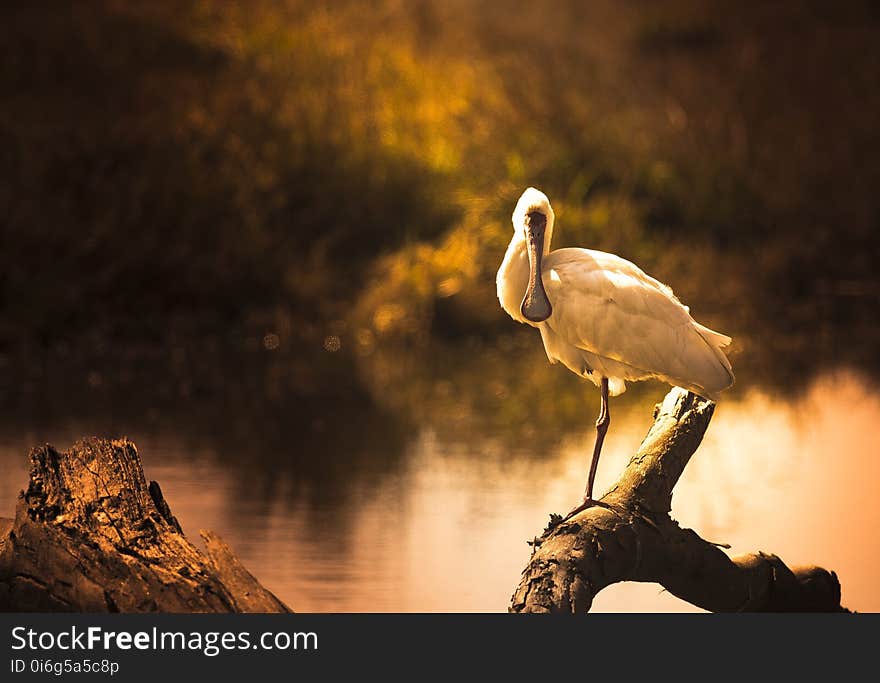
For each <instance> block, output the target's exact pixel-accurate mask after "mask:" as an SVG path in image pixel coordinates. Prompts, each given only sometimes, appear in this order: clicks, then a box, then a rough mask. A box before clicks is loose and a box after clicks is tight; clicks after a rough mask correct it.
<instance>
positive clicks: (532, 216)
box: [520, 211, 553, 323]
mask: <svg viewBox="0 0 880 683" xmlns="http://www.w3.org/2000/svg"><path fill="white" fill-rule="evenodd" d="M525 228H526V246H527V248H528V253H529V285H528V287H526V295H525V296H524V297H523V300H522V305H521V306H520V311H522V314H523V317H524V318H525V319H526V320H531V321H532V322H533V323H540V322H544V321H545V320H547V318H549V317H550V314H551V313H553V307H552V306H551V305H550V300H549V299H548V298H547V292H546V291H544V281H543V280H542V279H541V261H542V259H543V258H544V233H545V231H546V229H547V217H546V216H544V214H542V213H540V212H538V211H533V212H531V213H529V214H527V215H526V221H525Z"/></svg>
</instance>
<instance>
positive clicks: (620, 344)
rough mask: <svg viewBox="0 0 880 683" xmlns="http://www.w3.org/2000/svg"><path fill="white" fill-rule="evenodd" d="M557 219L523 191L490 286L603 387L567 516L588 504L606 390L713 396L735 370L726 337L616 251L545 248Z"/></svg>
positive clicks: (540, 199)
mask: <svg viewBox="0 0 880 683" xmlns="http://www.w3.org/2000/svg"><path fill="white" fill-rule="evenodd" d="M554 218H555V217H554V214H553V209H552V208H551V206H550V200H549V199H547V196H546V195H545V194H544V193H543V192H541V191H540V190H536V189H535V188H533V187H530V188H528V189H527V190H526V191H525V192H523V194H522V196H521V197H520V198H519V202H517V205H516V209H515V210H514V212H513V239H511V240H510V246H508V247H507V253H506V254H505V255H504V260H503V261H502V263H501V267H500V268H499V269H498V275H497V278H496V284H497V287H498V300H499V301H500V302H501V307H502V308H503V309H504V310H505V311H506V312H507V313H508V314H509V315H510V317H511V318H513V319H514V320H516V321H518V322H521V323H525V324H527V325H531V326H532V327H536V328H538V330H539V331H540V332H541V339H542V340H543V342H544V350H545V351H546V352H547V358H549V360H550V362H551V363H556V362H561V363H562V364H563V365H565V366H566V367H567V368H568V369H569V370H571V371H572V372H574V373H575V374H577V375H579V376H581V377H584V378H586V379H589V380H591V381H592V382H594V383H595V384H596V385H597V386H599V387H600V389H601V396H602V401H601V408H600V410H599V419H598V420H596V442H595V446H594V449H593V459H592V462H591V464H590V471H589V475H588V477H587V488H586V493H585V495H584V501H583V503H582V504H581V505H579V506H578V507H576V508H575V509H574V510H572V511H571V512H570V513H569V515H568V516H569V517H570V516H572V515H574V514H576V513H577V512H580V511H581V510H583V509H585V508H587V507H589V506H591V505H593V504H595V501H594V500H593V480H594V479H595V477H596V468H597V466H598V464H599V454H600V452H601V450H602V443H603V441H604V439H605V434H606V432H607V431H608V425H609V424H610V422H611V417H610V414H609V411H608V396H609V395H611V396H617V395H618V394H621V393H623V392H624V391H625V390H626V382H627V381H638V380H644V379H651V378H653V379H659V380H662V381H664V382H668V383H669V384H672V385H673V386H680V387H683V388H685V389H687V390H689V391H692V392H694V393H695V394H699V395H700V396H703V397H705V398H709V399H712V400H715V399H716V397H717V395H718V393H719V392H720V391H723V390H724V389H726V388H728V387H729V386H731V385H732V384H733V381H734V377H733V371H732V369H731V367H730V361H729V360H728V359H727V356H725V355H724V352H723V351H722V349H723V348H724V347H726V346H728V345H729V344H730V342H731V339H730V337H728V336H726V335H723V334H720V333H718V332H714V331H712V330H710V329H709V328H708V327H704V326H703V325H700V323H698V322H697V321H696V320H694V319H693V318H692V317H691V315H690V312H689V310H688V308H687V306H684V305H683V304H682V303H681V302H680V301H679V300H678V299H677V298H676V297H675V295H674V294H673V293H672V290H671V289H670V288H669V287H667V286H666V285H664V284H663V283H662V282H659V281H658V280H655V279H654V278H652V277H650V276H649V275H647V274H645V273H644V272H643V271H642V270H641V269H640V268H639V267H638V266H636V265H634V264H633V263H630V262H629V261H627V260H626V259H623V258H621V257H619V256H616V255H614V254H607V253H605V252H601V251H594V250H592V249H557V250H556V251H552V252H551V251H550V240H551V238H552V236H553V222H554Z"/></svg>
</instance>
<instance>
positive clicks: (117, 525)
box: [0, 439, 290, 612]
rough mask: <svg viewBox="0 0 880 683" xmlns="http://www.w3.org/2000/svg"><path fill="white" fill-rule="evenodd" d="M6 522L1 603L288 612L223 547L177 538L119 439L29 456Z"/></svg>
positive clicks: (32, 607) (129, 446)
mask: <svg viewBox="0 0 880 683" xmlns="http://www.w3.org/2000/svg"><path fill="white" fill-rule="evenodd" d="M30 459H31V472H30V484H29V486H28V489H27V491H25V492H23V493H22V494H21V496H20V497H19V504H18V508H17V510H16V515H15V519H14V520H8V519H7V520H0V611H4V612H12V611H30V612H46V611H48V612H289V611H290V609H289V608H288V607H287V606H286V605H285V604H284V603H282V602H281V601H280V600H278V598H276V597H275V596H274V595H272V593H270V592H269V591H268V590H266V589H265V588H263V586H261V585H260V583H259V582H258V581H257V580H256V579H255V578H254V577H253V576H251V574H250V573H249V572H248V571H247V570H246V569H245V568H244V567H243V566H242V564H241V562H239V560H238V559H237V558H236V557H235V555H234V554H233V553H232V551H231V550H230V549H229V548H228V546H226V544H225V543H223V541H222V540H220V538H219V537H217V536H216V535H215V534H212V533H210V532H201V533H202V537H203V538H204V540H205V546H206V552H205V553H202V552H200V551H199V550H198V549H197V548H196V547H195V546H194V545H193V544H192V543H190V542H189V541H188V540H187V538H186V537H185V536H184V534H183V531H182V530H181V528H180V524H178V522H177V520H176V519H175V517H174V515H172V514H171V510H170V509H169V507H168V503H166V502H165V499H164V497H163V496H162V491H161V490H160V488H159V485H158V484H157V483H156V482H154V481H151V482H150V483H149V485H148V484H147V482H146V480H145V478H144V472H143V469H142V467H141V461H140V457H139V456H138V452H137V449H136V448H135V446H134V444H133V443H131V442H130V441H127V440H121V441H107V440H104V439H89V440H85V441H82V442H79V443H77V444H75V445H74V446H73V447H72V448H71V449H70V450H69V451H67V452H64V453H59V452H58V451H56V450H55V449H54V448H52V447H51V446H43V447H42V448H35V449H34V450H33V451H32V452H31V454H30Z"/></svg>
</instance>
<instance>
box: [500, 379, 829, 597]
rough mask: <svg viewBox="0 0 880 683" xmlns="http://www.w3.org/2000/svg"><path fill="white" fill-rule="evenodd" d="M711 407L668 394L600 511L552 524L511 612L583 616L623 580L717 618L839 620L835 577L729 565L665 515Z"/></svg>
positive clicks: (750, 558)
mask: <svg viewBox="0 0 880 683" xmlns="http://www.w3.org/2000/svg"><path fill="white" fill-rule="evenodd" d="M714 408H715V404H714V403H712V402H711V401H708V400H706V399H703V398H700V397H699V396H696V395H694V394H692V393H689V392H687V391H685V390H683V389H679V388H674V389H673V390H672V391H670V392H669V394H667V396H666V398H665V399H664V401H663V403H661V404H660V405H658V406H657V408H656V409H655V412H654V418H655V419H654V424H653V425H652V427H651V429H650V430H649V432H648V435H647V436H646V437H645V439H644V441H643V442H642V445H641V446H640V447H639V450H638V452H637V453H636V454H635V455H634V456H633V457H632V459H631V460H630V462H629V464H628V465H627V467H626V469H625V470H624V472H623V475H622V476H621V477H620V480H619V481H618V482H617V484H616V485H615V486H614V487H613V488H612V489H611V490H610V491H609V492H608V493H607V494H606V495H605V496H604V497H603V498H602V499H601V501H599V504H598V505H596V506H593V507H590V508H587V509H586V510H584V511H582V512H581V513H579V514H577V515H575V516H574V517H572V518H571V519H568V520H565V521H562V520H561V518H560V517H559V516H558V515H551V520H550V524H549V525H548V527H547V529H545V531H544V533H543V535H542V536H541V537H540V538H537V539H535V540H534V541H533V542H532V546H533V552H532V556H531V558H530V560H529V562H528V564H527V565H526V568H525V569H524V570H523V573H522V578H521V580H520V583H519V585H518V586H517V588H516V590H515V592H514V594H513V596H512V598H511V602H510V611H511V612H553V613H562V612H587V611H589V609H590V606H591V605H592V602H593V598H594V597H595V596H596V594H597V593H598V592H599V591H600V590H602V589H603V588H605V587H606V586H609V585H611V584H613V583H617V582H619V581H651V582H657V583H660V584H662V585H663V586H664V587H665V588H666V589H667V590H668V591H669V592H670V593H672V594H673V595H676V596H678V597H679V598H681V599H682V600H686V601H687V602H690V603H692V604H694V605H696V606H698V607H702V608H704V609H707V610H710V611H713V612H837V611H844V610H843V608H842V607H841V606H840V583H839V582H838V580H837V575H836V574H835V573H834V572H832V571H828V570H826V569H822V568H820V567H812V566H810V567H793V568H789V567H787V566H786V565H785V564H784V563H783V562H782V560H780V559H779V558H778V557H777V556H776V555H770V554H765V553H763V552H755V553H750V554H747V555H740V556H737V557H730V556H728V555H727V553H725V552H724V551H723V550H722V549H721V548H720V547H719V546H718V545H717V544H714V543H710V542H708V541H705V540H703V539H702V538H700V537H699V536H698V535H697V534H696V533H695V532H694V531H692V530H690V529H683V528H681V527H680V526H679V525H678V523H677V522H675V520H673V519H672V518H671V517H670V514H669V512H670V507H671V504H672V490H673V488H674V487H675V484H676V483H677V482H678V478H679V477H680V476H681V474H682V472H683V471H684V468H685V466H686V465H687V463H688V461H689V460H690V458H691V456H692V455H693V453H694V452H695V451H696V449H697V447H698V446H699V445H700V442H701V441H702V439H703V435H704V434H705V432H706V428H707V427H708V426H709V421H710V420H711V419H712V413H713V411H714Z"/></svg>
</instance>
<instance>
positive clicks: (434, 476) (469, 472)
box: [0, 344, 880, 611]
mask: <svg viewBox="0 0 880 683" xmlns="http://www.w3.org/2000/svg"><path fill="white" fill-rule="evenodd" d="M261 346H262V344H259V345H258V348H257V349H256V350H254V351H253V353H251V354H247V353H245V354H240V355H239V356H238V357H237V365H236V366H235V367H234V368H233V366H232V365H231V364H228V365H227V367H229V368H230V370H229V371H228V372H227V373H225V374H224V375H223V379H222V380H209V378H214V377H216V375H217V373H216V372H213V371H209V369H206V370H205V372H204V373H201V372H200V371H199V369H198V367H197V366H192V367H189V368H188V372H187V373H185V375H186V377H187V378H188V379H187V380H186V381H187V382H188V386H189V389H188V393H187V395H184V396H181V395H180V392H179V391H174V390H172V389H171V388H168V387H166V388H163V386H164V385H163V384H162V382H166V381H167V382H169V383H170V384H174V381H173V380H166V379H163V377H164V375H163V373H161V372H155V371H153V372H152V375H151V376H152V377H153V378H154V380H155V381H154V384H153V385H152V386H150V385H149V383H147V382H146V378H145V376H144V374H143V373H142V374H140V375H139V374H138V372H139V371H137V370H133V371H132V373H133V378H134V379H133V381H132V383H131V385H130V386H140V387H147V390H145V391H143V392H142V393H140V394H138V393H137V392H134V393H133V392H132V391H131V389H130V388H129V387H119V386H115V385H114V384H111V383H107V382H102V383H95V382H90V381H89V380H88V378H89V376H90V373H91V372H94V371H93V370H89V369H88V367H86V366H87V365H89V364H84V366H83V367H82V368H80V369H79V370H76V368H75V367H74V366H72V365H70V364H68V365H67V366H66V368H65V372H64V373H60V372H56V373H55V374H50V375H49V376H50V377H52V378H53V382H51V383H49V384H47V385H46V389H45V390H40V389H35V390H34V392H33V397H32V400H30V401H24V402H22V403H20V404H18V406H17V412H16V411H9V412H7V415H6V417H7V419H6V420H5V421H4V423H3V425H2V428H0V463H2V469H3V473H4V476H3V477H2V479H0V510H2V511H3V514H11V510H12V509H13V506H14V500H15V496H16V495H17V493H18V490H19V489H20V488H21V487H22V486H23V484H24V482H25V477H26V471H25V466H26V462H25V461H26V458H25V454H26V452H27V450H28V449H29V448H30V447H31V446H33V445H34V444H37V443H40V442H44V441H49V442H52V443H54V444H56V445H58V446H60V447H64V446H66V445H67V444H69V443H70V442H71V441H72V440H74V439H76V438H79V437H80V436H83V435H87V434H101V435H109V436H115V435H121V434H127V435H128V436H129V437H130V438H132V439H134V440H135V441H136V443H137V444H138V446H139V448H140V451H141V454H142V456H143V460H144V466H145V469H146V472H147V476H148V477H150V478H154V479H157V480H158V481H160V482H161V484H162V487H163V490H164V491H165V494H166V497H167V499H168V500H169V502H170V504H171V506H172V509H173V510H174V512H175V514H176V515H177V517H178V519H179V520H180V521H181V523H182V524H183V526H184V528H185V530H186V531H187V532H188V533H189V534H190V536H193V537H194V536H195V535H196V534H195V532H196V531H197V530H198V529H199V528H210V529H213V530H215V531H217V532H219V533H220V534H221V535H223V536H224V537H225V538H226V539H227V540H228V541H229V542H230V543H231V545H232V546H233V547H234V548H235V549H236V550H237V551H238V553H239V554H240V556H241V557H242V559H243V560H244V561H245V563H246V564H247V566H248V567H250V568H251V569H252V570H253V571H254V573H255V574H256V575H257V576H258V577H259V578H260V579H261V580H262V581H263V582H264V583H265V584H266V585H267V586H268V587H270V588H271V589H272V590H274V591H275V592H276V593H277V594H278V595H279V597H281V598H282V599H283V600H285V601H286V602H288V603H289V604H291V605H292V606H293V607H294V608H295V609H297V610H301V611H496V610H504V609H506V606H507V601H508V599H509V595H510V593H511V591H512V589H513V587H514V585H515V584H516V582H517V579H518V576H519V572H520V571H521V569H522V567H523V566H524V564H525V561H526V559H527V556H528V553H529V548H528V546H527V545H526V543H525V540H526V539H527V538H530V537H531V536H533V535H534V534H535V533H536V532H537V531H539V530H540V529H541V528H542V527H543V525H544V523H545V521H546V516H547V514H548V513H549V512H553V511H556V512H563V511H564V510H565V509H567V508H568V507H569V506H571V505H572V504H573V503H574V502H575V501H576V499H577V497H578V495H579V494H580V493H581V491H582V489H583V485H584V477H585V469H586V457H587V452H588V449H589V447H590V446H591V443H592V438H593V434H592V429H591V427H590V425H591V424H592V419H593V417H592V414H593V412H594V409H595V397H594V395H593V394H594V392H593V391H592V389H591V387H590V386H587V385H585V384H583V383H579V382H577V381H576V380H575V383H573V384H567V382H569V377H568V375H569V373H566V372H564V371H558V372H557V371H556V370H557V369H555V368H549V367H547V365H546V361H544V360H542V358H541V357H540V356H536V357H533V356H531V355H529V351H528V350H527V349H526V347H523V349H521V350H517V349H506V353H507V355H508V356H509V355H510V353H511V352H515V353H516V354H520V353H521V355H522V358H524V361H525V362H524V363H523V364H522V365H521V366H519V365H518V366H517V373H516V375H515V377H516V379H515V380H514V375H513V374H512V372H511V368H510V366H509V364H505V363H504V362H503V359H504V357H505V355H504V354H503V353H502V354H495V355H493V354H492V353H490V352H489V351H486V352H485V353H482V355H480V356H479V357H480V358H481V361H482V362H483V365H484V371H483V372H482V373H480V374H479V375H477V374H476V373H475V371H474V365H473V364H470V365H469V364H467V363H464V362H459V363H458V366H457V368H451V367H450V365H449V364H448V363H447V362H446V359H444V358H443V357H442V354H441V353H439V352H437V353H435V354H434V356H433V357H434V360H433V365H432V364H430V363H428V364H427V367H426V366H425V365H426V364H422V367H421V368H420V372H419V373H415V371H414V370H415V369H414V368H413V367H411V366H409V365H408V361H407V360H406V358H405V357H404V356H399V357H398V362H397V363H396V364H390V365H389V366H388V367H387V368H385V369H382V368H381V367H379V368H378V369H376V368H373V369H372V370H367V371H366V372H373V373H378V374H379V375H382V373H385V375H384V377H383V378H382V379H383V380H384V381H383V382H379V381H374V382H372V383H364V384H365V385H368V386H371V387H372V391H370V392H367V391H364V390H361V389H358V388H357V387H358V386H359V384H358V383H356V382H352V381H351V380H350V378H351V376H352V374H353V373H354V372H355V368H353V367H352V366H351V365H348V363H349V361H347V360H346V359H345V358H344V356H343V355H342V354H336V353H334V354H332V356H333V357H332V360H325V361H320V360H316V359H313V358H310V359H309V360H308V362H307V363H306V364H305V367H301V366H300V364H299V363H298V362H297V361H296V359H295V358H290V357H286V358H285V357H283V356H278V355H277V354H275V355H273V354H267V353H266V352H265V349H262V350H261V349H260V348H259V347H261ZM328 355H330V354H328ZM214 362H215V363H220V362H221V361H220V360H219V358H217V357H214ZM321 362H326V363H328V364H327V365H323V366H321V365H320V363H321ZM377 362H378V361H377ZM410 362H411V361H410ZM316 364H317V365H316ZM208 365H210V363H208ZM162 367H163V368H164V369H165V370H167V367H168V366H167V365H163V366H162ZM360 372H361V373H364V372H365V369H364V368H363V367H362V368H361V369H360ZM529 372H532V373H534V379H533V380H530V379H529V376H528V375H529ZM77 373H78V376H79V380H76V379H75V377H77ZM303 373H307V374H308V373H319V374H321V376H322V377H324V378H328V377H329V378H331V381H324V382H322V383H315V382H313V381H312V378H311V377H306V378H305V380H303ZM395 373H403V378H404V379H405V380H406V381H397V380H396V378H395ZM406 373H412V374H409V375H406ZM55 377H57V378H58V380H57V381H56V380H54V378H55ZM62 378H67V379H62ZM397 379H401V378H397ZM211 381H219V382H220V384H219V385H218V386H214V385H211V384H210V382H211ZM438 382H441V384H439V385H438ZM442 382H446V384H442ZM557 383H561V384H559V386H557ZM539 384H543V385H544V386H545V390H544V391H542V392H540V394H538V395H539V396H543V397H550V396H553V397H554V399H553V400H552V401H550V400H549V399H548V400H545V401H543V402H539V404H541V405H538V406H537V407H536V408H535V409H534V410H533V411H531V412H529V411H528V410H526V409H525V408H524V406H525V407H526V408H527V407H528V403H527V399H526V398H525V397H526V396H527V395H528V394H529V392H530V391H533V390H534V386H538V385H539ZM314 386H321V387H322V392H321V393H314V392H313V391H312V390H311V389H308V388H310V387H314ZM438 386H439V389H438ZM304 387H305V388H306V389H304ZM664 391H665V389H664V387H662V386H660V385H656V384H653V385H652V384H642V385H636V386H634V387H633V388H632V390H631V391H629V392H627V394H625V395H624V397H622V398H621V399H619V400H617V401H616V402H615V404H614V406H613V407H614V409H615V415H614V424H613V428H612V431H611V433H610V436H609V438H608V441H607V442H606V447H605V451H604V454H603V460H602V463H601V465H600V469H599V473H598V478H597V489H598V490H602V489H603V487H607V486H609V485H610V484H611V483H612V482H613V481H614V480H615V478H616V477H617V475H618V474H619V472H620V470H621V469H622V468H623V466H624V465H625V464H626V462H627V460H628V458H629V455H630V454H631V453H632V452H633V450H634V449H635V448H636V447H637V446H638V444H639V442H640V441H641V438H642V437H643V435H644V433H645V431H646V430H647V428H648V427H649V425H650V414H651V405H652V404H653V403H654V402H656V401H657V400H659V399H660V398H661V397H662V395H663V393H664ZM432 396H433V397H434V398H433V399H432V398H431V397H432ZM876 424H880V393H878V390H877V387H876V386H873V385H872V384H870V383H869V381H868V380H866V379H865V378H864V377H862V376H861V375H859V374H857V373H855V372H839V373H834V374H826V375H822V376H820V377H817V378H815V379H814V380H813V381H812V383H811V384H810V385H809V387H808V388H807V389H806V391H804V392H802V393H800V394H799V395H797V396H790V397H782V396H779V395H778V394H775V393H774V392H772V391H770V390H755V391H750V392H749V391H745V390H744V389H740V392H739V393H738V394H737V393H734V394H732V395H731V396H730V397H728V398H727V400H724V401H723V402H722V403H721V404H720V405H719V407H718V410H717V412H716V415H715V418H714V420H713V422H712V425H711V427H710V429H709V432H708V433H707V436H706V439H705V440H704V442H703V445H702V447H701V448H700V450H699V452H698V454H697V456H696V457H695V458H694V460H693V461H692V463H691V464H690V465H689V467H688V469H687V471H686V472H685V475H684V477H683V478H682V480H681V482H680V484H679V486H678V488H677V489H676V493H675V497H674V500H673V514H674V515H675V516H676V517H677V519H679V520H680V521H681V522H682V524H684V525H687V526H691V527H693V528H695V529H696V530H697V531H699V532H700V533H701V534H702V535H703V536H704V537H705V538H708V539H711V540H713V541H718V542H726V543H730V544H731V545H732V546H733V552H746V551H753V550H759V549H760V550H765V551H768V552H774V553H777V554H779V555H780V556H781V557H782V558H783V559H784V560H785V561H786V562H788V563H789V564H802V563H818V564H821V565H823V566H826V567H829V568H831V569H834V570H835V571H837V572H838V575H839V576H840V578H841V582H842V584H843V592H844V594H843V601H844V604H845V605H847V606H849V607H851V608H854V609H859V610H864V611H869V610H880V591H878V590H877V588H876V582H875V581H874V579H875V577H876V575H877V573H878V571H880V553H878V550H877V548H876V543H874V542H873V535H874V532H873V530H874V529H875V528H876V526H877V524H878V523H880V504H878V501H877V498H876V495H875V492H876V481H877V480H878V476H880V442H878V440H877V439H876V438H874V435H873V432H872V429H873V428H874V426H875V425H876ZM595 609H597V610H614V611H621V610H635V611H651V610H659V611H669V610H690V609H693V608H692V607H690V606H688V605H686V604H684V603H682V602H681V601H679V600H677V599H676V598H674V597H672V596H670V595H669V594H668V593H665V592H663V591H662V590H661V589H660V587H659V586H654V585H635V584H632V585H630V584H627V585H621V586H616V587H613V588H611V589H609V590H607V591H605V592H603V593H602V594H600V595H599V597H598V598H597V600H596V603H595Z"/></svg>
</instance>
